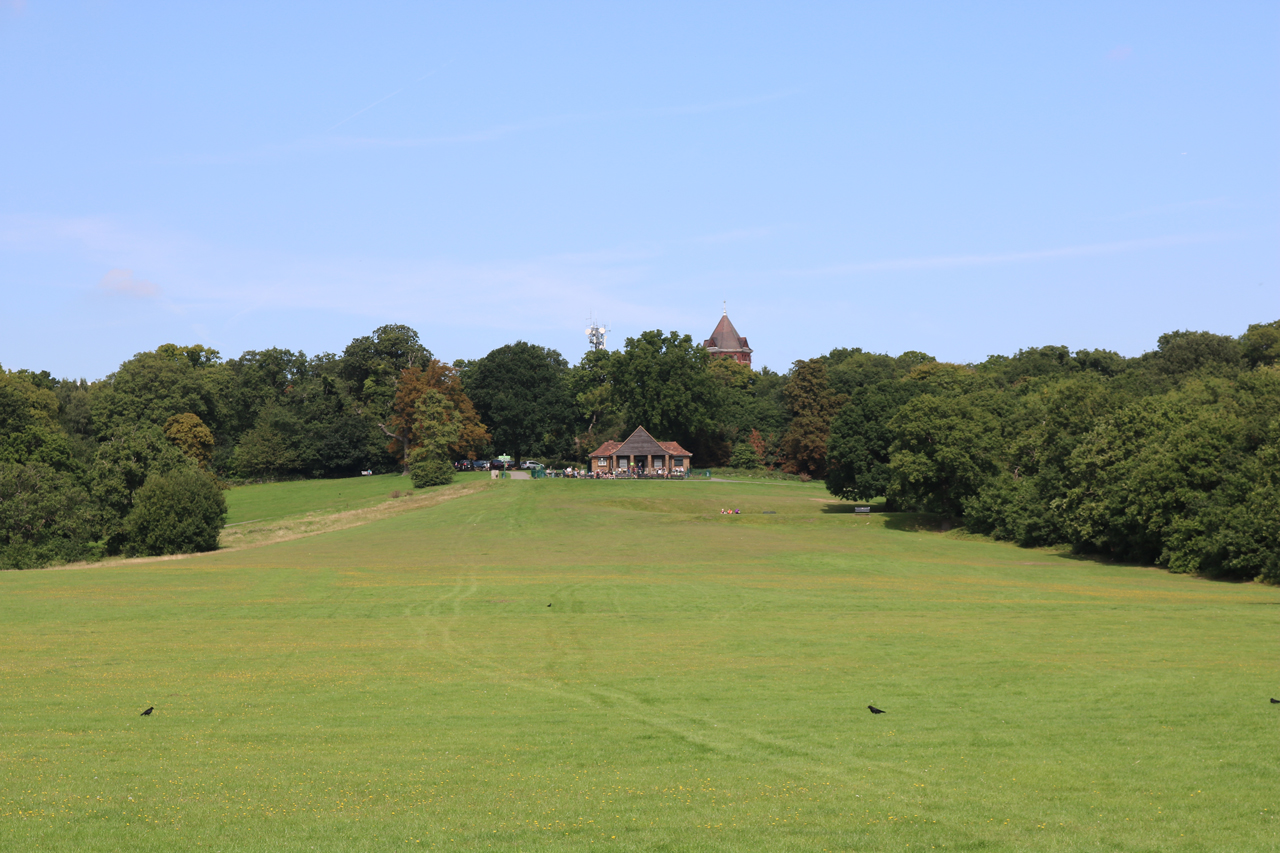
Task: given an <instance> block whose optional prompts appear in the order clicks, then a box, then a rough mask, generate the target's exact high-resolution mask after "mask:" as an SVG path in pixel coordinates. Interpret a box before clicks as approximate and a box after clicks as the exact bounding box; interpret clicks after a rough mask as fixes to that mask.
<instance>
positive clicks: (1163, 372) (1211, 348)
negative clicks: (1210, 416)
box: [1138, 331, 1244, 388]
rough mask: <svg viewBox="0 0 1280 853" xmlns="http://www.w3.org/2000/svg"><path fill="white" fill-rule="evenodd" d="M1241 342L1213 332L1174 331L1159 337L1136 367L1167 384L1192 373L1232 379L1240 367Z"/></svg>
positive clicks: (1167, 385)
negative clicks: (1151, 349)
mask: <svg viewBox="0 0 1280 853" xmlns="http://www.w3.org/2000/svg"><path fill="white" fill-rule="evenodd" d="M1243 361H1244V359H1243V354H1242V352H1241V347H1240V342H1239V341H1237V340H1236V339H1235V338H1233V337H1231V336H1230V335H1215V334H1213V333H1212V332H1190V331H1177V332H1167V333H1165V334H1163V335H1161V336H1160V339H1159V341H1157V345H1156V349H1155V351H1154V352H1149V353H1146V354H1145V355H1143V356H1142V357H1141V358H1140V359H1139V360H1138V367H1140V368H1142V369H1143V371H1144V372H1146V373H1148V374H1151V375H1153V376H1155V377H1159V378H1162V379H1164V380H1166V382H1165V384H1164V387H1166V388H1167V387H1170V385H1169V382H1172V381H1177V380H1180V379H1182V378H1184V377H1187V376H1190V375H1191V374H1193V373H1201V374H1204V375H1209V376H1227V377H1230V376H1235V375H1236V374H1237V373H1238V372H1239V370H1240V368H1241V366H1242V364H1243Z"/></svg>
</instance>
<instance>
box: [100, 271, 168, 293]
mask: <svg viewBox="0 0 1280 853" xmlns="http://www.w3.org/2000/svg"><path fill="white" fill-rule="evenodd" d="M98 289H99V290H102V291H105V292H107V293H111V294H115V295H118V296H132V297H136V298H141V299H154V298H155V297H157V296H159V295H160V288H158V287H156V286H155V284H153V283H151V282H149V281H145V280H143V279H140V278H135V277H134V275H133V270H122V269H114V270H108V271H107V273H106V274H105V275H103V276H102V278H101V279H100V280H99V281H98Z"/></svg>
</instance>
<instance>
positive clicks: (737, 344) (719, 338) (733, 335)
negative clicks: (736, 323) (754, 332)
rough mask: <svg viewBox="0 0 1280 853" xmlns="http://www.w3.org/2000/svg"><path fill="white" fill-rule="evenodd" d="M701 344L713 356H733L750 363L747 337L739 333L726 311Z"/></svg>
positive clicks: (749, 348)
mask: <svg viewBox="0 0 1280 853" xmlns="http://www.w3.org/2000/svg"><path fill="white" fill-rule="evenodd" d="M702 345H703V346H704V347H706V350H707V352H709V353H711V354H712V355H713V356H714V355H723V356H733V357H734V358H736V359H737V360H738V361H739V362H742V363H744V364H747V365H750V364H751V347H750V346H748V345H747V339H746V338H744V337H742V335H739V334H738V330H737V329H735V328H734V327H733V321H732V320H730V319H729V312H728V311H726V312H725V313H724V316H723V317H721V318H720V322H719V323H717V324H716V329H715V331H714V332H712V333H711V337H709V338H707V339H706V340H705V341H703V343H702Z"/></svg>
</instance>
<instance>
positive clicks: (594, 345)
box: [587, 317, 609, 349]
mask: <svg viewBox="0 0 1280 853" xmlns="http://www.w3.org/2000/svg"><path fill="white" fill-rule="evenodd" d="M587 322H588V323H590V324H591V325H590V326H587V348H588V349H604V348H605V345H604V339H605V335H607V334H608V333H609V330H608V329H606V328H605V327H604V325H603V324H601V323H597V322H596V321H595V318H594V317H592V318H591V319H589V320H587Z"/></svg>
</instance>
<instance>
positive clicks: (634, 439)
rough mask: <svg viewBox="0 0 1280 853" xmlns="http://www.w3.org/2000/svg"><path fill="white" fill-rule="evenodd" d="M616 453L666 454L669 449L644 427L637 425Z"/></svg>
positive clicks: (629, 454)
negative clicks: (664, 447)
mask: <svg viewBox="0 0 1280 853" xmlns="http://www.w3.org/2000/svg"><path fill="white" fill-rule="evenodd" d="M614 453H616V454H618V455H619V456H665V455H666V453H667V451H666V450H664V449H663V447H662V445H661V444H658V442H657V441H655V440H654V438H653V436H651V435H649V433H648V431H647V430H646V429H645V428H644V427H636V431H635V432H633V433H631V435H630V436H629V437H628V438H627V440H626V441H624V442H622V446H621V447H619V448H618V449H617V450H615V451H614Z"/></svg>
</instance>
